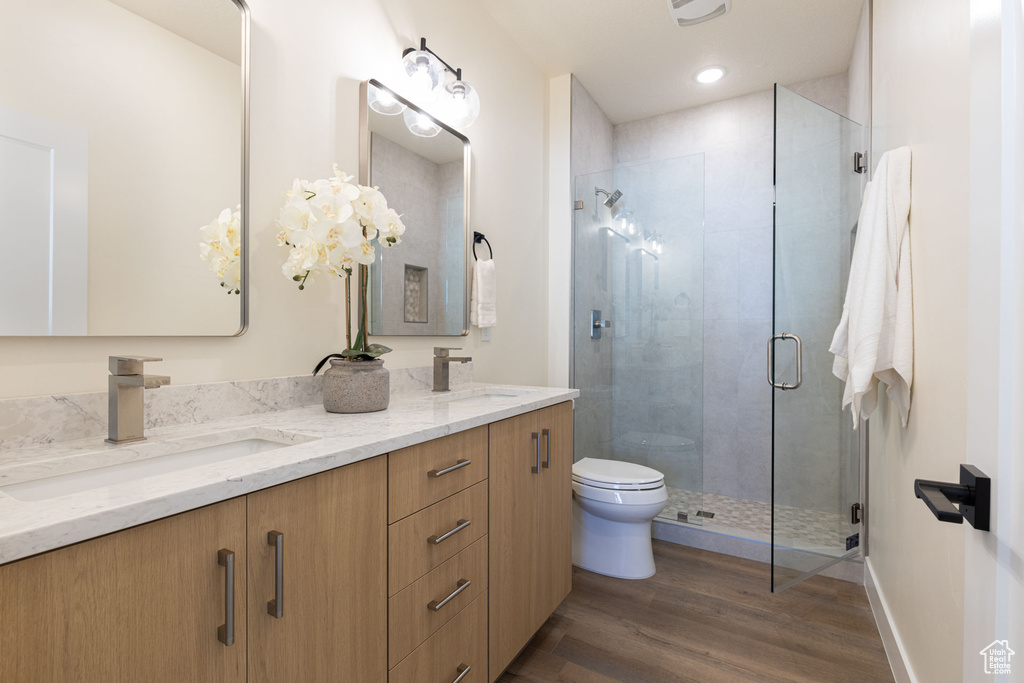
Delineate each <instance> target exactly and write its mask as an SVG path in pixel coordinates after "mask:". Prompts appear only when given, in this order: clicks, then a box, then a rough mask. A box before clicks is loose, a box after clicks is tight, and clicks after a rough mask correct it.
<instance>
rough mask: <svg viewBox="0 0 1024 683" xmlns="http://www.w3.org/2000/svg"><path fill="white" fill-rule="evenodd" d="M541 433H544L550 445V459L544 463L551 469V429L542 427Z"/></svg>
mask: <svg viewBox="0 0 1024 683" xmlns="http://www.w3.org/2000/svg"><path fill="white" fill-rule="evenodd" d="M540 433H541V434H543V435H544V439H545V442H546V443H547V445H548V461H547V462H546V463H544V467H545V468H547V469H551V430H550V429H542V430H540Z"/></svg>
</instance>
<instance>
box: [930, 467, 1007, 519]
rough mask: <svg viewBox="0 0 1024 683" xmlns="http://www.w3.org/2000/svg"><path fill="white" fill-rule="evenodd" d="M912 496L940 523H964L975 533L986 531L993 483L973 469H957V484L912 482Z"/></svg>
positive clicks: (990, 511) (983, 474) (989, 515)
mask: <svg viewBox="0 0 1024 683" xmlns="http://www.w3.org/2000/svg"><path fill="white" fill-rule="evenodd" d="M914 495H915V496H917V497H918V498H920V499H921V500H923V501H924V504H925V505H927V506H928V509H929V510H931V511H932V514H933V515H935V518H936V519H938V520H939V521H940V522H950V523H952V524H963V522H964V520H965V519H966V520H967V522H968V523H969V524H970V525H971V526H973V527H974V528H975V529H977V530H978V531H988V530H989V522H990V517H991V514H992V480H991V479H990V478H989V477H988V475H986V474H985V473H984V472H982V471H981V470H979V469H978V468H977V467H975V466H974V465H960V483H959V484H952V483H950V482H946V481H929V480H927V479H915V480H914ZM957 505H959V506H960V507H959V508H957Z"/></svg>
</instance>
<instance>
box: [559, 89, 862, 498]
mask: <svg viewBox="0 0 1024 683" xmlns="http://www.w3.org/2000/svg"><path fill="white" fill-rule="evenodd" d="M794 90H796V91H797V92H800V93H801V94H805V95H806V96H810V97H812V98H813V99H815V100H816V101H819V102H822V103H823V104H824V105H825V106H827V107H829V108H832V109H836V110H839V111H840V112H844V111H845V109H846V97H847V95H846V93H847V83H846V75H845V74H841V75H839V76H834V77H830V78H826V79H818V80H816V81H813V82H808V83H805V84H799V85H797V86H794ZM574 114H575V112H574ZM576 125H577V124H576V120H575V118H574V129H575V128H576ZM772 133H773V94H772V92H771V91H765V92H760V93H755V94H752V95H747V96H744V97H738V98H733V99H729V100H725V101H722V102H717V103H714V104H710V105H706V106H702V107H695V108H692V109H687V110H683V111H679V112H672V113H669V114H664V115H661V116H657V117H653V118H649V119H643V120H640V121H634V122H629V123H624V124H620V125H617V126H615V128H614V163H615V167H616V169H620V168H622V167H627V166H633V165H637V164H646V163H649V162H652V161H658V160H665V159H672V158H676V157H682V156H687V155H693V154H701V153H702V154H703V155H704V160H705V190H704V196H705V202H704V283H703V284H704V316H703V317H704V333H703V346H704V372H703V407H704V410H703V429H702V433H703V439H702V441H703V443H702V450H703V453H702V455H703V478H704V484H703V490H704V491H705V492H707V493H714V494H719V495H725V496H730V497H733V498H742V499H747V500H754V501H761V502H769V501H770V500H771V428H772V425H771V390H770V388H769V387H768V385H767V383H766V381H765V379H764V376H765V357H764V345H765V342H766V340H767V339H768V337H769V336H770V335H771V329H772V257H773V243H772V166H773V156H772V152H773V137H772ZM634 398H635V397H634ZM625 400H627V401H628V400H629V399H625ZM624 407H625V406H624ZM673 419H674V418H672V417H666V418H665V420H666V421H668V422H669V424H666V425H664V427H663V429H661V428H659V431H662V432H663V433H673V430H672V424H671V422H672V420H673ZM700 436H701V435H699V434H698V435H694V436H693V437H690V438H694V437H697V438H696V439H695V440H696V441H698V443H700V441H701V439H700ZM821 499H822V501H824V500H829V498H828V493H827V492H822V495H821ZM830 500H832V501H834V500H835V495H834V494H833V495H832V497H831V499H830Z"/></svg>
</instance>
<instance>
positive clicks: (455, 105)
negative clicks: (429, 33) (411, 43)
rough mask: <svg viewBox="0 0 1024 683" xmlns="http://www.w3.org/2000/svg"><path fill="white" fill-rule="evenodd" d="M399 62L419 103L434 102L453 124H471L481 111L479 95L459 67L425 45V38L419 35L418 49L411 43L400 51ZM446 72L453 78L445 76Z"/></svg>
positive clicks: (463, 126) (443, 115)
mask: <svg viewBox="0 0 1024 683" xmlns="http://www.w3.org/2000/svg"><path fill="white" fill-rule="evenodd" d="M402 63H403V64H404V65H405V73H406V74H407V75H408V76H409V82H410V85H411V86H412V89H413V91H414V93H415V97H416V98H418V99H419V100H420V101H421V103H423V104H432V103H434V102H436V103H437V113H438V114H439V116H440V118H442V119H444V121H445V122H446V123H448V124H449V125H451V126H453V127H455V128H469V127H470V126H472V125H473V122H474V121H476V118H477V116H479V115H480V96H479V95H478V94H477V92H476V89H475V88H474V87H473V86H471V85H470V84H469V83H466V82H465V81H464V80H462V69H457V68H455V67H453V66H452V65H451V64H449V63H448V62H446V61H444V60H443V59H441V57H440V56H438V54H437V53H436V52H434V51H433V50H431V49H430V48H429V47H427V39H426V38H420V47H419V49H418V50H417V49H416V48H413V47H410V48H407V49H406V50H405V52H403V53H402ZM445 74H451V75H452V76H454V77H455V79H454V80H448V78H447V77H446V75H445ZM407 121H408V119H407ZM414 132H415V131H414ZM417 135H418V133H417Z"/></svg>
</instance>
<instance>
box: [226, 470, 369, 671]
mask: <svg viewBox="0 0 1024 683" xmlns="http://www.w3.org/2000/svg"><path fill="white" fill-rule="evenodd" d="M246 506H247V512H248V552H247V558H248V566H249V573H248V576H249V587H248V596H249V599H248V621H249V636H248V637H249V683H290V682H292V681H311V682H314V681H331V682H335V681H337V682H342V681H345V682H349V681H351V682H352V683H362V681H384V680H385V679H386V677H387V632H388V631H387V573H386V570H387V458H385V457H377V458H373V459H371V460H363V461H362V462H357V463H353V464H351V465H346V466H345V467H339V468H338V469H335V470H330V471H328V472H324V473H322V474H317V475H314V476H311V477H306V478H305V479H299V480H297V481H292V482H288V483H287V484H281V485H280V486H275V487H273V488H269V489H264V490H262V491H257V492H255V493H251V494H249V495H248V496H246ZM278 544H280V546H281V550H282V551H283V552H282V554H283V558H284V563H283V572H279V571H278V564H277V557H278ZM278 587H280V589H281V591H280V600H279V598H278V595H279V592H278ZM272 601H273V602H272ZM278 615H279V616H278Z"/></svg>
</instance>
